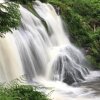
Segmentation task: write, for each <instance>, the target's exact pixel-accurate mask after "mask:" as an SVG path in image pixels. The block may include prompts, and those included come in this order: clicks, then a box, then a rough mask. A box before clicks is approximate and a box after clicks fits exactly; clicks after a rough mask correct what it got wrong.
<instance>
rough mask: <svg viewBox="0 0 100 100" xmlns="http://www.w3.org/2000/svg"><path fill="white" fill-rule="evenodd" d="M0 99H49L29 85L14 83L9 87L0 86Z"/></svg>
mask: <svg viewBox="0 0 100 100" xmlns="http://www.w3.org/2000/svg"><path fill="white" fill-rule="evenodd" d="M0 100H50V99H49V98H48V97H47V95H46V94H45V93H43V92H39V91H37V90H36V87H34V86H30V85H21V86H20V85H15V86H12V87H10V88H5V87H2V86H1V87H0Z"/></svg>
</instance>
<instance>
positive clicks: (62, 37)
mask: <svg viewBox="0 0 100 100" xmlns="http://www.w3.org/2000/svg"><path fill="white" fill-rule="evenodd" d="M33 7H34V9H35V10H36V12H37V13H38V15H39V16H40V17H41V18H42V19H43V20H44V21H45V22H46V24H47V28H48V32H47V30H46V28H45V27H44V25H43V23H42V22H41V20H40V19H39V18H37V17H36V16H34V15H33V14H32V13H31V12H29V11H28V10H26V9H25V8H23V7H22V6H20V12H21V25H20V27H19V28H18V30H13V34H11V33H7V35H6V36H5V38H0V81H1V82H5V81H6V82H7V81H11V80H14V79H16V78H19V77H20V76H22V75H24V76H25V77H26V79H27V82H28V83H32V82H33V81H34V80H36V81H37V82H39V83H41V84H42V85H44V86H45V87H52V88H53V89H54V90H55V91H54V92H53V93H52V95H51V98H54V100H88V98H86V97H85V98H84V95H87V94H91V92H93V91H90V90H88V89H86V91H87V93H85V92H84V91H85V88H84V89H82V88H74V87H71V86H69V85H67V84H65V83H68V84H73V83H77V82H82V81H83V80H84V79H85V77H86V75H88V71H87V68H86V63H85V58H84V55H83V54H82V53H81V51H80V50H79V49H77V48H76V47H75V46H73V45H72V44H71V43H70V41H69V38H68V36H67V35H68V34H67V33H66V32H65V31H64V29H63V22H62V20H61V18H60V16H58V15H57V14H56V12H55V10H54V8H53V7H52V6H51V5H50V4H43V3H41V2H39V1H37V2H36V3H35V5H33ZM63 81H64V82H65V83H63ZM47 91H48V92H50V91H49V90H47Z"/></svg>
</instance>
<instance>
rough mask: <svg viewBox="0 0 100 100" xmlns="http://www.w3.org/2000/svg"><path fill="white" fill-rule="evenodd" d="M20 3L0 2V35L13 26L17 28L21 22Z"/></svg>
mask: <svg viewBox="0 0 100 100" xmlns="http://www.w3.org/2000/svg"><path fill="white" fill-rule="evenodd" d="M18 7H19V5H18V4H16V3H10V2H9V3H6V4H0V36H1V37H2V36H4V34H5V33H6V32H8V31H11V28H15V29H16V28H17V27H18V26H19V24H20V11H19V9H18Z"/></svg>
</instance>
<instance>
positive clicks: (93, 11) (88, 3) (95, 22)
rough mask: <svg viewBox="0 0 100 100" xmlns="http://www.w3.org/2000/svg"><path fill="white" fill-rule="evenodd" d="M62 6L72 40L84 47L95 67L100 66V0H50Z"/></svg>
mask: <svg viewBox="0 0 100 100" xmlns="http://www.w3.org/2000/svg"><path fill="white" fill-rule="evenodd" d="M49 2H50V3H51V4H53V5H54V6H55V7H56V6H59V7H60V14H61V16H62V18H63V19H64V21H65V23H67V24H68V29H69V34H70V38H71V41H72V42H73V43H74V44H75V45H76V46H79V47H80V48H84V52H85V53H86V57H87V58H88V59H89V60H90V61H91V63H92V64H93V67H94V68H100V54H99V52H100V0H49Z"/></svg>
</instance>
